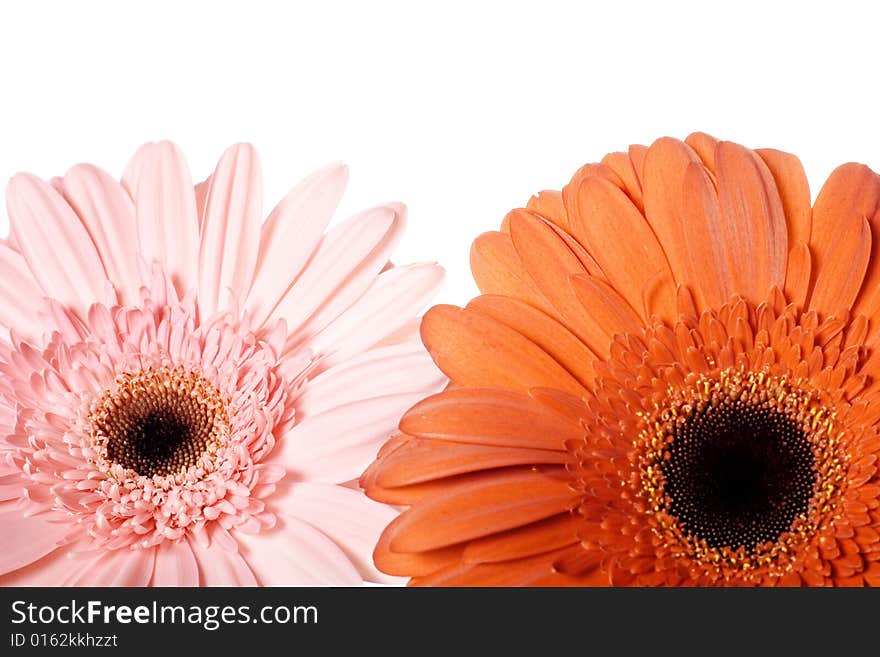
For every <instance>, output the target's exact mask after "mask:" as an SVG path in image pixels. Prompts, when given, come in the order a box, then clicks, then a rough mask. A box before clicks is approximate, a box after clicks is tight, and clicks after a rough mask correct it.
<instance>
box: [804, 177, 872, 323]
mask: <svg viewBox="0 0 880 657" xmlns="http://www.w3.org/2000/svg"><path fill="white" fill-rule="evenodd" d="M878 208H880V178H878V176H877V175H876V174H875V173H874V172H873V171H871V170H870V169H869V168H868V167H866V166H864V165H863V164H854V163H850V164H844V165H841V166H839V167H837V168H836V169H835V170H834V171H832V172H831V175H830V176H828V180H827V181H825V184H824V185H823V186H822V189H821V190H819V195H818V197H816V203H815V204H814V206H813V224H812V231H811V234H810V253H811V254H812V256H813V271H812V275H811V283H812V285H811V289H812V287H814V286H815V284H816V281H817V280H818V278H819V275H820V273H821V272H822V270H823V269H824V268H825V263H826V261H828V260H830V259H833V258H836V257H838V254H837V253H835V251H834V250H833V249H832V243H833V242H834V241H835V239H836V238H837V237H838V235H839V233H841V232H842V231H844V230H847V228H846V227H847V226H849V228H848V230H849V231H850V232H852V231H855V230H856V228H858V230H859V231H860V230H861V225H860V223H859V222H861V220H863V219H868V221H872V220H873V221H876V219H875V215H876V214H877V212H878ZM871 230H872V231H873V230H874V226H873V225H872V226H871ZM874 238H875V239H873V240H872V242H873V243H874V244H873V248H874V249H877V248H880V246H878V244H880V234H877V235H874ZM878 285H880V256H878V257H874V258H873V259H871V261H870V266H869V269H868V271H867V273H866V275H865V278H864V281H863V284H862V293H861V295H860V296H859V297H857V299H856V303H855V304H854V306H853V312H854V314H861V315H866V316H867V317H869V318H871V317H872V315H873V314H874V313H875V312H876V311H877V309H878V303H877V301H878V297H877V288H878ZM872 323H873V322H872Z"/></svg>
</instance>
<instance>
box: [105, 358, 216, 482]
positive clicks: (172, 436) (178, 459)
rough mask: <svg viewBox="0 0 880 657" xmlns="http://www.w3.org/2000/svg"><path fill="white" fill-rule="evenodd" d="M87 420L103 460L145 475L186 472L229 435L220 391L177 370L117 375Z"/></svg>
mask: <svg viewBox="0 0 880 657" xmlns="http://www.w3.org/2000/svg"><path fill="white" fill-rule="evenodd" d="M89 420H90V422H91V429H92V437H93V439H94V441H95V444H96V445H97V446H99V447H102V448H103V450H104V456H105V458H106V460H107V461H109V462H110V463H111V465H119V466H122V467H123V468H124V469H126V470H133V471H134V472H135V473H137V474H138V475H142V476H146V477H153V476H168V475H175V474H181V473H184V472H186V471H187V470H188V469H189V468H190V467H192V466H195V465H198V464H199V462H200V461H201V459H202V457H203V456H205V455H206V454H210V453H213V452H214V451H215V450H216V449H217V447H218V446H219V445H220V444H222V443H223V442H224V441H225V438H226V436H228V433H229V417H228V414H227V411H226V405H225V404H224V402H223V399H222V398H221V395H220V392H219V391H218V390H217V389H216V388H215V387H214V386H213V385H212V384H211V383H210V382H208V381H207V380H205V379H204V378H203V377H201V376H199V375H197V374H195V373H193V372H188V371H185V370H182V369H173V370H172V369H160V370H153V369H145V370H141V371H140V372H137V373H135V374H124V375H122V376H121V377H119V379H117V382H116V386H115V387H114V388H112V389H110V390H108V391H106V392H105V393H104V395H103V397H101V399H100V400H99V401H98V402H97V403H96V404H95V406H94V407H93V411H92V414H91V416H90V418H89Z"/></svg>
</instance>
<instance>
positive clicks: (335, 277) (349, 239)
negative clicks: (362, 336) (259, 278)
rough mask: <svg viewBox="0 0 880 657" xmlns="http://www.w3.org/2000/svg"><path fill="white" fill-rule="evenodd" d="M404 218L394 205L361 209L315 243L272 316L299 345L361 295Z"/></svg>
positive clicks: (396, 237) (375, 273) (383, 261)
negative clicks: (292, 335) (307, 262)
mask: <svg viewBox="0 0 880 657" xmlns="http://www.w3.org/2000/svg"><path fill="white" fill-rule="evenodd" d="M404 223H405V219H404V216H403V214H401V211H400V210H399V209H398V208H396V207H395V206H382V207H378V208H373V209H372V210H367V211H366V212H363V213H361V214H359V215H356V216H354V217H352V218H351V219H349V220H348V221H345V222H343V223H342V224H340V225H339V226H337V227H336V228H334V229H333V230H332V231H330V232H329V233H328V234H327V235H326V236H325V237H324V239H323V240H322V241H321V245H320V246H319V247H318V250H317V251H316V252H315V254H314V256H313V257H312V259H311V262H310V263H309V265H308V267H306V270H305V271H304V272H303V273H302V274H301V275H300V277H299V278H298V279H297V281H296V282H295V283H294V284H293V287H291V288H290V291H289V292H288V293H287V294H286V295H285V297H284V298H283V299H282V300H281V303H279V304H278V307H277V308H276V309H275V311H274V312H273V313H272V317H271V318H270V323H271V322H273V321H275V320H277V319H284V320H285V321H286V322H287V326H288V328H289V330H290V332H291V334H294V335H296V336H297V337H298V339H299V341H300V342H302V341H303V340H304V339H306V338H307V337H310V336H312V335H315V333H317V332H318V331H320V330H321V329H322V328H324V326H326V325H327V324H328V323H329V322H330V321H331V320H332V319H334V318H336V317H337V316H338V315H339V314H340V313H341V312H342V311H343V310H345V309H346V308H348V307H349V306H350V305H351V304H352V303H354V301H355V300H356V299H357V298H358V297H360V296H361V294H363V293H364V291H365V290H366V289H367V288H368V287H369V286H370V284H371V283H372V282H373V279H374V278H375V277H376V275H377V274H378V273H379V271H380V270H381V269H382V267H383V266H384V265H385V263H386V262H387V261H388V256H389V254H390V253H391V251H392V250H393V249H394V246H395V245H396V244H397V242H398V240H399V239H400V235H401V234H402V231H403V226H404Z"/></svg>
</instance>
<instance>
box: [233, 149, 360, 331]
mask: <svg viewBox="0 0 880 657" xmlns="http://www.w3.org/2000/svg"><path fill="white" fill-rule="evenodd" d="M347 183H348V168H347V167H345V166H344V165H341V164H334V165H331V166H328V167H325V168H324V169H321V170H320V171H317V172H315V173H313V174H312V175H311V176H309V177H308V178H306V179H305V180H303V181H302V182H301V183H299V184H298V185H297V186H296V187H294V188H293V189H292V190H291V191H290V192H289V193H288V194H287V196H285V197H284V199H283V200H282V201H281V202H280V203H279V204H278V205H277V206H276V207H275V209H274V210H272V213H271V214H270V215H269V217H268V219H266V221H265V222H264V223H263V228H262V232H261V235H260V250H259V255H258V257H257V275H256V277H255V279H254V284H253V288H252V289H251V292H250V295H249V296H248V301H247V306H248V309H249V310H250V311H251V312H252V313H253V314H254V320H255V322H256V323H257V325H259V324H262V323H263V322H265V321H266V319H267V317H268V316H269V315H270V313H271V312H272V310H274V308H275V306H276V305H278V302H279V301H280V300H281V298H282V297H283V296H284V294H285V293H286V292H287V290H288V288H290V286H291V284H292V283H293V281H294V280H296V277H297V276H298V275H299V274H300V272H301V271H302V269H303V267H304V266H305V264H306V262H307V261H308V259H309V257H310V256H311V255H312V253H314V251H315V249H316V248H317V246H318V242H319V241H320V239H321V236H322V235H323V233H324V229H325V228H326V227H327V224H328V223H329V222H330V217H331V216H332V215H333V212H334V210H336V207H337V206H338V205H339V201H340V199H341V198H342V193H343V192H344V191H345V186H346V184H347Z"/></svg>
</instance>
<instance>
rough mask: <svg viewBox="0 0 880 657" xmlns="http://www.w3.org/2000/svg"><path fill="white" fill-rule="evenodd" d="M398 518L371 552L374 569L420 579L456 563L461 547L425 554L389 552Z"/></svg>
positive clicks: (430, 551) (441, 549) (383, 533)
mask: <svg viewBox="0 0 880 657" xmlns="http://www.w3.org/2000/svg"><path fill="white" fill-rule="evenodd" d="M399 522H400V517H399V516H398V517H397V518H395V519H394V520H393V521H392V522H391V524H390V525H388V527H386V528H385V531H384V532H382V536H380V537H379V542H378V543H377V544H376V548H375V549H374V550H373V561H374V562H375V564H376V567H377V568H378V569H379V570H381V571H382V572H383V573H387V574H389V575H398V576H402V577H421V576H424V575H430V574H431V573H433V572H435V571H437V570H440V569H441V568H445V567H447V566H450V565H452V564H455V563H458V561H459V559H460V558H461V555H462V552H463V551H464V547H463V546H453V547H447V548H440V549H439V550H428V551H425V552H402V553H400V552H394V551H392V550H391V540H392V538H393V537H394V536H395V534H396V532H397V526H398V523H399Z"/></svg>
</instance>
